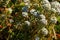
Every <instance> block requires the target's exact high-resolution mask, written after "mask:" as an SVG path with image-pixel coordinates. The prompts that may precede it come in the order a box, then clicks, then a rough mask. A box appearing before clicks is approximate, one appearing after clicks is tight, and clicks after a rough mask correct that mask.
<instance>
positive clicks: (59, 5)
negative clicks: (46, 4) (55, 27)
mask: <svg viewBox="0 0 60 40" xmlns="http://www.w3.org/2000/svg"><path fill="white" fill-rule="evenodd" d="M51 6H52V8H57V7H58V8H60V3H59V2H57V1H53V2H51Z"/></svg>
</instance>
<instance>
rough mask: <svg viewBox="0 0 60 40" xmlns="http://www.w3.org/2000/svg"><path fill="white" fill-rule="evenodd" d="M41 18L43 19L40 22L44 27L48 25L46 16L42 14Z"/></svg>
mask: <svg viewBox="0 0 60 40" xmlns="http://www.w3.org/2000/svg"><path fill="white" fill-rule="evenodd" d="M40 18H41V20H40V22H41V23H42V24H44V25H47V20H46V18H45V15H43V14H40Z"/></svg>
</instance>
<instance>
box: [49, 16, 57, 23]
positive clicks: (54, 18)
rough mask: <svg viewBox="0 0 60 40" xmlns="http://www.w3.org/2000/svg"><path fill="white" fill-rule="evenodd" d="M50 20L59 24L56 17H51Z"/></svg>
mask: <svg viewBox="0 0 60 40" xmlns="http://www.w3.org/2000/svg"><path fill="white" fill-rule="evenodd" d="M50 20H51V22H52V23H54V24H55V23H57V18H56V17H55V16H54V17H51V19H50Z"/></svg>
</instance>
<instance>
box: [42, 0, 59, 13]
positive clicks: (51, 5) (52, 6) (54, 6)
mask: <svg viewBox="0 0 60 40" xmlns="http://www.w3.org/2000/svg"><path fill="white" fill-rule="evenodd" d="M42 6H43V7H44V8H45V9H47V10H51V11H53V12H55V13H56V12H57V13H58V14H60V11H59V10H60V3H59V2H58V1H52V2H49V1H48V0H43V1H42Z"/></svg>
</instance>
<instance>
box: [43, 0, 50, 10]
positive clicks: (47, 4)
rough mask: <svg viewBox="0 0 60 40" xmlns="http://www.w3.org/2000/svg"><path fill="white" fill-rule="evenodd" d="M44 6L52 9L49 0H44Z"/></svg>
mask: <svg viewBox="0 0 60 40" xmlns="http://www.w3.org/2000/svg"><path fill="white" fill-rule="evenodd" d="M42 7H43V8H45V9H47V10H51V5H50V3H49V1H48V0H42Z"/></svg>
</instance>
